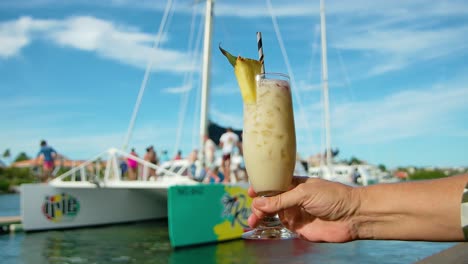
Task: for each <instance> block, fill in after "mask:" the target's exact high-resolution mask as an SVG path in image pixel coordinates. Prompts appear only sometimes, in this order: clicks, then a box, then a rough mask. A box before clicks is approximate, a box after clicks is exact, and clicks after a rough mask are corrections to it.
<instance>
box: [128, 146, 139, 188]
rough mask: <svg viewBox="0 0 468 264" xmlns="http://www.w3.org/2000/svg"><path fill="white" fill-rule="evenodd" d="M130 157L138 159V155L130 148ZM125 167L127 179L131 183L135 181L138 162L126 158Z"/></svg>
mask: <svg viewBox="0 0 468 264" xmlns="http://www.w3.org/2000/svg"><path fill="white" fill-rule="evenodd" d="M130 156H134V157H138V154H137V153H136V151H135V149H134V148H132V151H131V152H130ZM127 165H128V179H129V180H131V181H135V180H136V179H137V176H138V162H137V161H136V160H135V159H132V158H131V157H128V158H127Z"/></svg>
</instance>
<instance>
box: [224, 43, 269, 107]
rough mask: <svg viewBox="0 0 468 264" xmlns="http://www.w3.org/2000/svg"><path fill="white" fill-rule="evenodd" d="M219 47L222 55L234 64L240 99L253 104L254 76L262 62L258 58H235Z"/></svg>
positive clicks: (254, 96) (254, 93)
mask: <svg viewBox="0 0 468 264" xmlns="http://www.w3.org/2000/svg"><path fill="white" fill-rule="evenodd" d="M219 49H220V50H221V52H222V53H223V55H224V56H226V58H227V59H228V61H229V62H230V63H231V65H232V66H234V73H235V74H236V79H237V83H238V85H239V88H240V90H241V94H242V100H243V101H244V103H247V104H253V103H255V102H256V90H255V76H256V75H257V74H260V73H261V71H262V63H261V62H260V61H258V60H253V59H247V58H242V57H241V56H238V57H237V58H236V57H234V56H233V55H231V54H230V53H229V52H227V51H226V50H224V49H223V48H221V46H219Z"/></svg>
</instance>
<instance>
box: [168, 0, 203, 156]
mask: <svg viewBox="0 0 468 264" xmlns="http://www.w3.org/2000/svg"><path fill="white" fill-rule="evenodd" d="M196 11H197V6H194V7H192V19H191V23H190V34H189V39H188V47H187V50H188V56H189V58H190V61H191V63H190V65H191V66H194V63H193V60H194V52H193V49H192V46H193V41H194V38H195V36H194V35H195V34H194V32H195V20H196V17H197V16H196ZM200 21H202V20H201V19H200ZM190 78H192V75H191V71H187V72H185V74H184V80H183V85H182V87H183V89H187V90H185V91H182V94H181V98H180V108H179V116H178V120H179V122H178V125H177V134H176V143H175V145H174V153H176V152H177V151H178V150H179V149H180V142H181V138H182V130H183V128H184V121H185V115H186V111H187V104H188V98H189V95H190V92H191V90H192V87H191V81H190V80H189V79H190Z"/></svg>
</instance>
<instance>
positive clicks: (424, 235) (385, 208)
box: [353, 174, 468, 241]
mask: <svg viewBox="0 0 468 264" xmlns="http://www.w3.org/2000/svg"><path fill="white" fill-rule="evenodd" d="M467 182H468V174H467V175H460V176H453V177H447V178H443V179H437V180H427V181H415V182H405V183H395V184H381V185H374V186H367V187H360V188H354V189H353V191H354V192H356V193H357V196H358V197H359V199H358V200H359V201H360V204H359V205H358V209H357V210H356V215H355V217H354V221H353V222H354V223H353V225H354V228H356V229H355V230H357V232H358V234H357V236H358V238H359V239H399V240H431V241H461V240H463V239H464V236H463V232H462V229H461V214H460V204H461V196H462V193H463V189H464V187H465V185H466V184H467Z"/></svg>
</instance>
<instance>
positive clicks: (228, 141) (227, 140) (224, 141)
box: [219, 127, 242, 183]
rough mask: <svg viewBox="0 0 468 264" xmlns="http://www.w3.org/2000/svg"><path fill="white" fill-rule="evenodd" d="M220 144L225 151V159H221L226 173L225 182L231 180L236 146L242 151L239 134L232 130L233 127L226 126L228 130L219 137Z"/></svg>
mask: <svg viewBox="0 0 468 264" xmlns="http://www.w3.org/2000/svg"><path fill="white" fill-rule="evenodd" d="M219 146H220V147H221V149H222V151H223V159H222V161H221V167H222V169H223V174H224V182H225V183H230V182H231V155H232V152H233V150H234V147H236V146H237V147H238V148H239V150H240V153H242V149H241V145H240V143H239V136H238V135H237V134H236V133H234V132H233V131H232V128H230V127H228V128H226V132H225V133H224V134H222V135H221V137H220V138H219Z"/></svg>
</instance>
